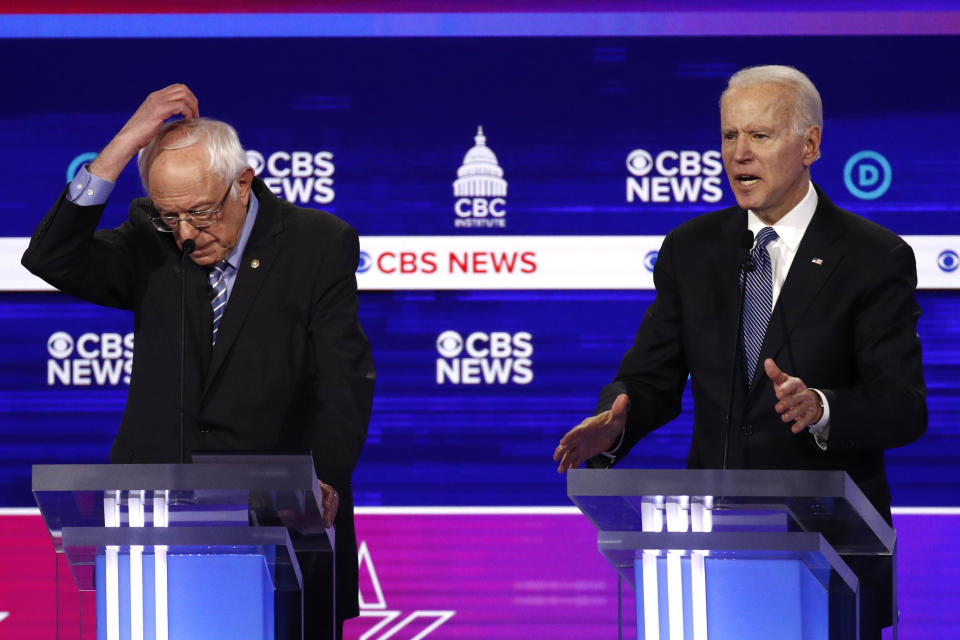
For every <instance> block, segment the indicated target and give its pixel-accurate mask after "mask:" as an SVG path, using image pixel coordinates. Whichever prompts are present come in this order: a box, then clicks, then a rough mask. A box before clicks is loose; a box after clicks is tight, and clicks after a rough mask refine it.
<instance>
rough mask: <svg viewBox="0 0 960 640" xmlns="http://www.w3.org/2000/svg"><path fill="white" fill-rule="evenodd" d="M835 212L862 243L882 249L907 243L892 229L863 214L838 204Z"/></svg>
mask: <svg viewBox="0 0 960 640" xmlns="http://www.w3.org/2000/svg"><path fill="white" fill-rule="evenodd" d="M833 214H834V215H835V216H837V218H838V220H839V221H840V223H841V224H842V225H843V227H844V228H845V229H846V231H847V233H850V234H852V235H853V236H854V237H855V238H856V239H857V243H858V244H860V245H870V246H873V247H874V248H876V249H881V250H882V249H893V248H894V247H897V246H900V245H903V244H906V241H905V240H904V239H903V238H901V237H900V236H899V235H897V234H896V233H894V232H893V231H891V230H890V229H887V228H886V227H884V226H883V225H880V224H877V223H876V222H874V221H873V220H868V219H867V218H864V217H863V216H861V215H857V214H856V213H853V212H851V211H847V210H846V209H842V208H840V207H837V206H834V207H833Z"/></svg>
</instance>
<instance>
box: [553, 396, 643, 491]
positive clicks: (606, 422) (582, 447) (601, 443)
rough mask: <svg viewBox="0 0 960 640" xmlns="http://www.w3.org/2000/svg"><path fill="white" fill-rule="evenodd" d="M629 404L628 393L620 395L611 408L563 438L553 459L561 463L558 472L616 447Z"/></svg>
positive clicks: (624, 423)
mask: <svg viewBox="0 0 960 640" xmlns="http://www.w3.org/2000/svg"><path fill="white" fill-rule="evenodd" d="M628 404H629V398H628V397H627V394H625V393H621V394H620V395H619V396H617V399H616V400H614V401H613V406H612V407H610V409H608V410H607V411H604V412H603V413H598V414H597V415H595V416H592V417H590V418H587V419H586V420H584V421H583V422H581V423H580V424H578V425H577V426H575V427H574V428H573V429H571V430H570V431H569V432H568V433H567V435H565V436H563V438H561V439H560V444H558V445H557V448H556V450H555V451H554V452H553V459H554V460H557V461H559V462H560V466H558V467H557V473H563V472H564V471H566V470H567V469H574V468H576V467H579V466H580V465H581V464H582V463H583V462H584V461H585V460H589V459H590V458H592V457H593V456H595V455H597V454H599V453H602V452H604V451H606V450H608V449H609V448H610V447H612V446H613V445H614V444H616V442H617V441H618V440H619V439H620V435H621V434H622V433H623V429H624V427H625V426H626V424H627V405H628Z"/></svg>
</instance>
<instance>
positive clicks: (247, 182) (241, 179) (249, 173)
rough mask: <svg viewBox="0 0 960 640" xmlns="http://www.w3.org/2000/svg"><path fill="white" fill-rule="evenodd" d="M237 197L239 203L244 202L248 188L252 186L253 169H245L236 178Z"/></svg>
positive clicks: (248, 191)
mask: <svg viewBox="0 0 960 640" xmlns="http://www.w3.org/2000/svg"><path fill="white" fill-rule="evenodd" d="M236 182H237V197H238V198H239V199H240V200H241V201H246V199H247V194H249V193H250V187H251V186H252V185H253V167H247V168H246V169H244V170H243V171H241V172H240V175H239V176H237V180H236Z"/></svg>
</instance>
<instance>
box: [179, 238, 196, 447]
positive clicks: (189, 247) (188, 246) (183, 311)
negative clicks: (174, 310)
mask: <svg viewBox="0 0 960 640" xmlns="http://www.w3.org/2000/svg"><path fill="white" fill-rule="evenodd" d="M180 248H181V249H182V250H183V252H182V253H181V254H180V399H179V406H178V418H179V422H180V464H183V445H184V442H183V385H184V382H183V375H184V374H183V369H184V365H183V362H184V351H185V349H186V347H185V341H184V325H185V324H186V315H187V305H186V291H187V269H186V267H187V256H189V255H190V254H191V253H193V250H194V249H196V248H197V243H196V242H194V241H193V239H192V238H187V239H186V240H184V241H183V244H182V245H181V247H180Z"/></svg>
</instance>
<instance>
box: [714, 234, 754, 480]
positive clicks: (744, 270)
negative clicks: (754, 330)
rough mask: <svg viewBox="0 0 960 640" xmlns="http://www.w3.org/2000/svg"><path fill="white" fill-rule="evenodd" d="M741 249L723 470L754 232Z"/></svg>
mask: <svg viewBox="0 0 960 640" xmlns="http://www.w3.org/2000/svg"><path fill="white" fill-rule="evenodd" d="M740 248H741V249H742V250H743V255H742V256H741V259H740V269H739V270H738V273H739V276H738V277H739V280H740V302H739V303H738V304H737V335H736V337H735V338H734V340H733V357H732V358H731V359H730V360H731V363H732V364H731V365H730V394H729V395H728V396H727V417H726V429H725V430H724V434H723V467H722V468H723V469H726V468H727V452H728V451H729V449H730V428H731V427H732V426H733V398H734V394H735V393H736V392H737V370H738V369H739V367H740V358H741V353H742V351H743V349H742V348H741V341H742V340H743V336H742V335H741V334H742V333H743V301H744V298H745V297H746V291H747V274H748V273H750V272H751V271H753V270H754V268H755V267H754V265H753V258H752V257H751V255H750V250H751V249H752V248H753V231H750V229H747V230H746V231H744V232H743V235H742V236H740Z"/></svg>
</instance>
